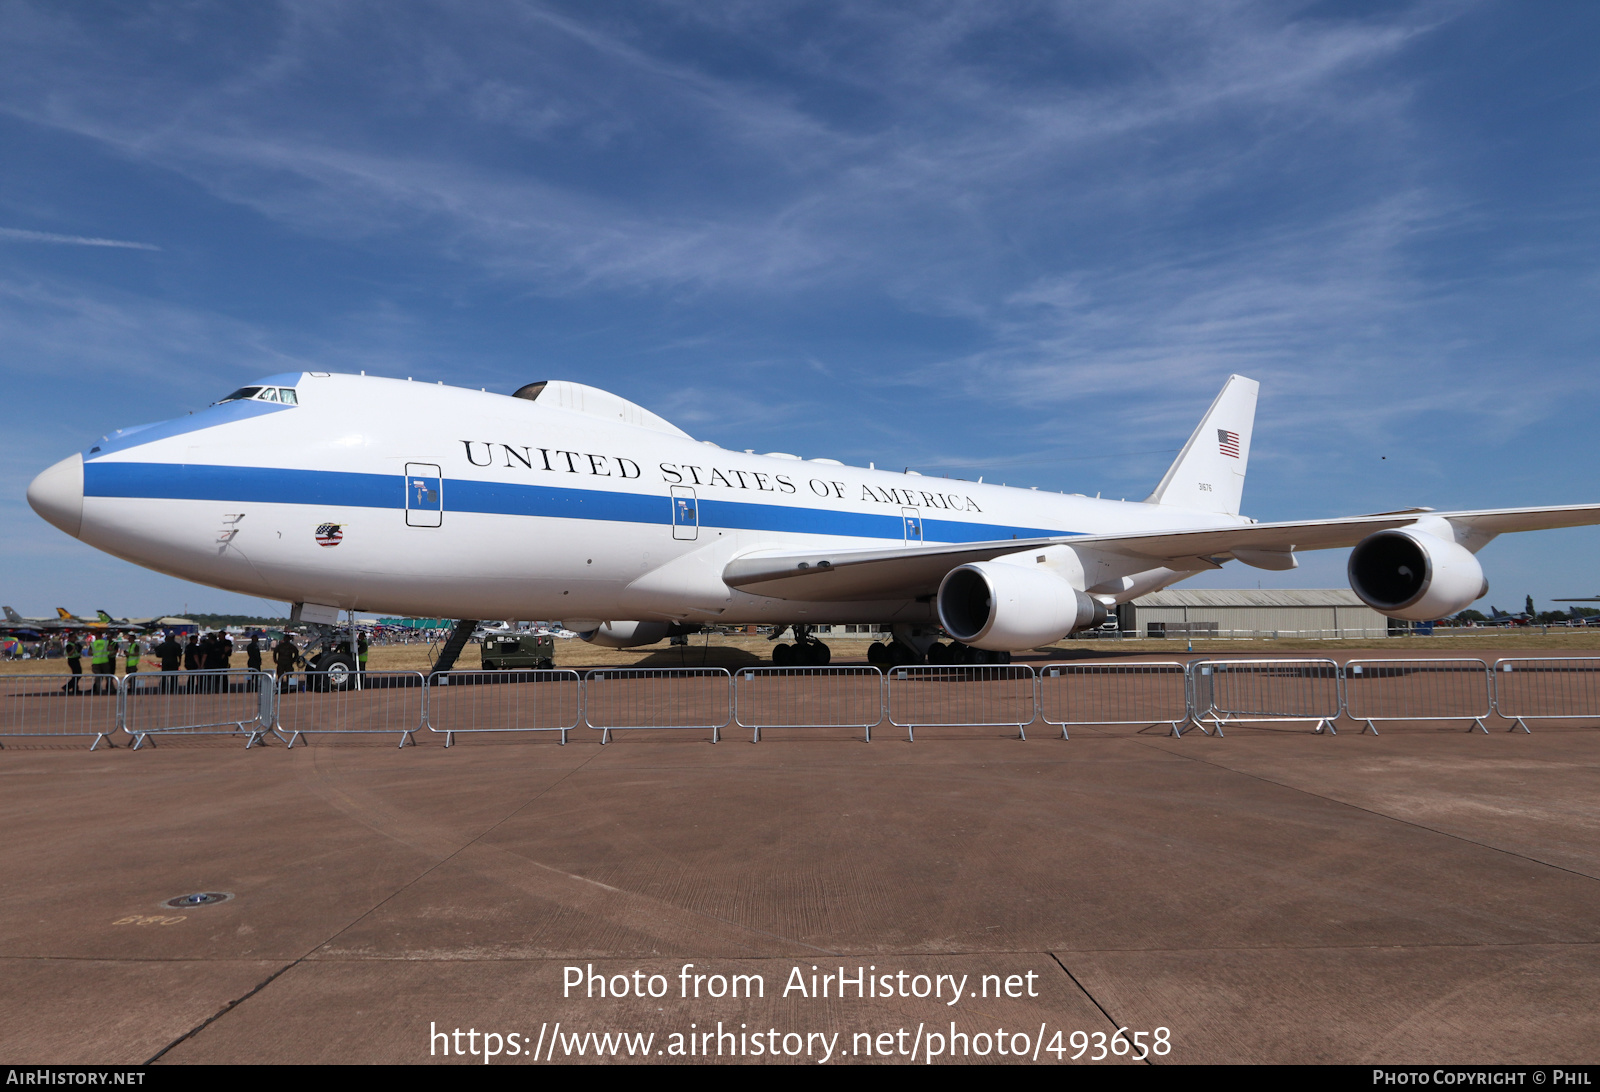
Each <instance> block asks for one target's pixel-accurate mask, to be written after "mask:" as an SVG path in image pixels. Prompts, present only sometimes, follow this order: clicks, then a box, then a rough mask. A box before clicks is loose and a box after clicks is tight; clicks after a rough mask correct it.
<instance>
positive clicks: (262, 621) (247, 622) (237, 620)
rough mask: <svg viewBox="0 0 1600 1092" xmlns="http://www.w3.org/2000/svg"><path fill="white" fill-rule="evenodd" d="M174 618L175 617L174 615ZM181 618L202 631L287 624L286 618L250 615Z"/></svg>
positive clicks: (187, 615) (274, 626) (196, 615)
mask: <svg viewBox="0 0 1600 1092" xmlns="http://www.w3.org/2000/svg"><path fill="white" fill-rule="evenodd" d="M174 617H177V616H176V615H174ZM183 617H185V618H188V619H190V620H191V621H193V622H195V623H197V624H199V625H200V626H201V627H202V628H204V629H221V628H222V627H224V626H261V627H262V628H266V627H269V626H270V627H271V628H273V629H282V628H283V627H284V626H286V625H288V624H289V619H287V618H258V617H256V616H255V615H251V614H186V615H184V616H183Z"/></svg>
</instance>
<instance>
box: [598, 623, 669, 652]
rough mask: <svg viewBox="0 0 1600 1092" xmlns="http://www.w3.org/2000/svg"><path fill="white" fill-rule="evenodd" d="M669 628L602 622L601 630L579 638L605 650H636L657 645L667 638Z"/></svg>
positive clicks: (661, 625) (655, 625) (662, 625)
mask: <svg viewBox="0 0 1600 1092" xmlns="http://www.w3.org/2000/svg"><path fill="white" fill-rule="evenodd" d="M669 628H670V624H669V623H667V622H602V623H601V624H600V628H599V629H591V630H590V631H589V632H587V633H580V634H578V636H579V637H582V638H583V639H584V640H585V641H588V642H589V643H590V644H591V645H600V646H602V647H604V648H634V647H636V646H638V645H653V644H655V643H656V642H657V641H660V640H662V639H663V638H665V637H666V636H667V630H668V629H669Z"/></svg>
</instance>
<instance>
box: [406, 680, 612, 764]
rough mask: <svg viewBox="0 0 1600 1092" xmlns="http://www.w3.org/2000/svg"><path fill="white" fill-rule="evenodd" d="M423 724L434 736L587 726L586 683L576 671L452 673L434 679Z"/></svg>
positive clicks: (447, 739)
mask: <svg viewBox="0 0 1600 1092" xmlns="http://www.w3.org/2000/svg"><path fill="white" fill-rule="evenodd" d="M423 719H424V721H425V722H426V723H427V725H428V730H429V731H430V732H441V733H443V734H444V745H445V746H446V747H449V746H451V745H453V744H454V743H455V737H456V733H457V732H560V733H561V742H562V743H565V742H567V733H568V732H570V731H572V729H574V728H576V727H577V726H578V725H579V724H580V723H582V721H583V680H582V679H581V678H580V677H579V675H578V673H577V672H576V671H573V670H572V669H571V668H558V669H553V670H550V669H547V670H534V669H531V668H530V669H526V670H524V669H520V668H519V669H514V670H509V671H451V672H449V673H448V674H446V675H432V676H430V677H429V678H428V686H427V701H426V703H425V706H424V713H423Z"/></svg>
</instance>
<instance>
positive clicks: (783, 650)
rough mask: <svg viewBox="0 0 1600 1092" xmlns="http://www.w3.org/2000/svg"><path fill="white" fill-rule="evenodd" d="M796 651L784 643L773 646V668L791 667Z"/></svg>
mask: <svg viewBox="0 0 1600 1092" xmlns="http://www.w3.org/2000/svg"><path fill="white" fill-rule="evenodd" d="M794 659H795V658H794V649H792V648H790V647H789V646H788V645H786V644H784V643H782V642H781V641H780V642H779V643H778V644H775V645H773V646H772V666H773V667H789V666H791V665H793V663H794Z"/></svg>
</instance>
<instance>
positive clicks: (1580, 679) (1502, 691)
mask: <svg viewBox="0 0 1600 1092" xmlns="http://www.w3.org/2000/svg"><path fill="white" fill-rule="evenodd" d="M1493 674H1494V706H1495V710H1496V711H1497V712H1498V713H1499V714H1500V715H1501V716H1502V717H1505V718H1506V719H1507V720H1510V721H1512V722H1513V723H1512V726H1511V728H1510V729H1509V731H1516V730H1517V729H1518V728H1521V729H1522V730H1523V731H1524V732H1527V731H1529V728H1528V721H1530V720H1564V719H1568V718H1574V717H1593V718H1600V657H1592V656H1569V657H1560V658H1547V657H1542V656H1541V657H1533V656H1527V657H1522V656H1518V657H1511V658H1507V659H1502V660H1496V661H1495V663H1494V672H1493Z"/></svg>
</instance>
